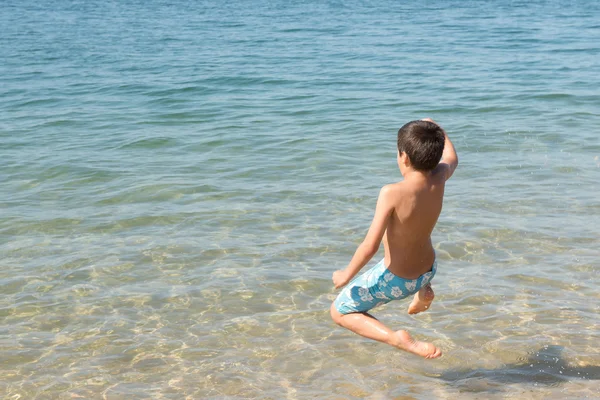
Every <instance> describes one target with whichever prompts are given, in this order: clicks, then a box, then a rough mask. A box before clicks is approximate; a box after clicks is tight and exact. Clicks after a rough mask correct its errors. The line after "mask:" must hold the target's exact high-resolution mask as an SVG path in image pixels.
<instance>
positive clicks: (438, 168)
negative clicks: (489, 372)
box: [330, 118, 458, 358]
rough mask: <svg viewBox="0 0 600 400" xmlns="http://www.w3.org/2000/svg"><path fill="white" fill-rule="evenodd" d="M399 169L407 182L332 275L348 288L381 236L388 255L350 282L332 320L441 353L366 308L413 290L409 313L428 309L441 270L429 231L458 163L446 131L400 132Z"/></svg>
mask: <svg viewBox="0 0 600 400" xmlns="http://www.w3.org/2000/svg"><path fill="white" fill-rule="evenodd" d="M397 160H398V167H399V168H400V173H401V174H402V176H403V177H404V180H403V181H401V182H398V183H393V184H390V185H386V186H384V187H383V188H382V189H381V192H380V193H379V199H378V200H377V206H376V209H375V216H374V217H373V222H372V223H371V227H370V228H369V231H368V233H367V236H366V237H365V239H364V240H363V242H362V243H361V244H360V246H358V249H357V250H356V252H355V253H354V257H352V260H351V261H350V264H348V266H347V267H346V269H344V270H340V271H336V272H334V273H333V284H334V285H335V288H336V289H339V288H340V287H342V286H345V285H346V284H347V283H348V282H350V280H351V279H352V278H353V277H354V276H355V275H356V274H357V273H358V272H359V271H360V269H361V268H362V267H364V266H365V264H366V263H367V262H368V261H369V260H370V259H371V258H372V257H373V256H374V255H375V253H377V250H378V249H379V245H380V243H381V240H382V239H383V245H384V249H385V257H384V259H383V260H381V261H380V262H379V263H378V264H377V265H375V266H374V267H373V268H371V269H370V270H368V271H367V272H365V273H364V274H362V275H361V276H360V277H358V278H357V279H355V280H354V281H353V282H352V283H351V284H350V285H348V286H347V287H346V288H345V289H344V290H342V292H341V293H340V294H339V296H338V297H337V298H336V299H335V301H334V302H333V304H332V305H331V310H330V311H331V317H332V319H333V321H334V322H335V323H336V324H338V325H340V326H343V327H344V328H347V329H350V330H351V331H353V332H355V333H358V334H359V335H361V336H364V337H367V338H369V339H374V340H377V341H380V342H383V343H387V344H389V345H391V346H394V347H396V348H399V349H402V350H405V351H408V352H411V353H414V354H417V355H420V356H422V357H425V358H437V357H440V356H441V355H442V352H441V350H440V349H438V348H436V347H435V346H434V345H433V344H432V343H426V342H419V341H416V340H414V339H413V338H412V337H411V336H410V334H409V333H408V332H406V331H404V330H399V331H396V332H394V331H392V330H391V329H390V328H388V327H387V326H385V325H384V324H382V323H381V322H379V320H377V319H376V318H374V317H373V316H371V315H370V314H368V313H367V311H369V310H370V309H371V308H373V307H376V306H378V305H381V304H385V303H388V302H390V301H392V300H398V299H403V298H405V297H408V296H410V295H411V294H415V293H416V294H415V296H414V298H413V300H412V302H411V304H410V306H409V307H408V313H409V314H416V313H419V312H421V311H425V310H426V309H428V308H429V306H430V305H431V302H432V301H433V297H434V293H433V289H432V288H431V285H430V281H431V279H432V278H433V276H434V275H435V271H436V262H435V251H434V249H433V246H432V244H431V232H432V231H433V228H434V227H435V224H436V222H437V220H438V217H439V215H440V212H441V211H442V201H443V198H444V186H445V183H446V181H447V180H448V179H449V178H450V177H451V176H452V174H453V173H454V170H455V169H456V166H457V165H458V157H457V156H456V151H455V150H454V146H453V145H452V142H450V139H449V138H448V135H447V134H446V132H445V131H444V130H443V129H442V128H441V127H440V126H439V125H438V124H437V123H435V122H434V121H433V120H431V119H429V118H427V119H423V120H420V121H412V122H409V123H407V124H406V125H404V126H403V127H402V128H400V130H399V131H398V154H397Z"/></svg>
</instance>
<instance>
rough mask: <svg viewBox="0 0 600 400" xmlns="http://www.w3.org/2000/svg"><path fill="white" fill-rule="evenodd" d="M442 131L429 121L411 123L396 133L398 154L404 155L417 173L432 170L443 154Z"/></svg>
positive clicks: (443, 138) (443, 139) (443, 137)
mask: <svg viewBox="0 0 600 400" xmlns="http://www.w3.org/2000/svg"><path fill="white" fill-rule="evenodd" d="M445 139H446V138H445V136H444V131H443V130H442V128H440V127H439V126H438V125H437V124H434V123H433V122H429V121H421V120H418V121H411V122H409V123H407V124H405V125H404V126H403V127H402V128H400V130H399V131H398V153H399V154H402V153H406V155H407V156H408V159H409V161H410V164H411V165H412V167H413V168H414V169H416V170H418V171H431V170H432V169H434V168H435V167H436V166H437V165H438V163H439V162H440V159H441V158H442V153H443V152H444V142H445Z"/></svg>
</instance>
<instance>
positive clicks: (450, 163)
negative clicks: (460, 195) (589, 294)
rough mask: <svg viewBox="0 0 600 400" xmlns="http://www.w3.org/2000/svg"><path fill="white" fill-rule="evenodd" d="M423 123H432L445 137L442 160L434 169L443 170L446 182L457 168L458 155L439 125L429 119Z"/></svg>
mask: <svg viewBox="0 0 600 400" xmlns="http://www.w3.org/2000/svg"><path fill="white" fill-rule="evenodd" d="M423 121H429V122H433V123H434V124H436V125H437V126H439V127H440V129H441V130H442V132H444V137H445V141H444V151H443V153H442V159H441V160H440V163H439V164H438V166H437V168H436V169H437V170H440V169H443V170H444V171H443V172H444V176H445V178H446V180H448V179H450V177H451V176H452V174H453V173H454V170H456V167H457V166H458V155H457V154H456V150H455V149H454V145H453V144H452V142H451V141H450V138H449V137H448V134H447V133H446V131H445V130H444V128H442V127H441V126H440V124H438V123H437V122H435V121H434V120H432V119H431V118H425V119H423ZM436 172H437V171H436Z"/></svg>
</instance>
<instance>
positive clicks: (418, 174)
mask: <svg viewBox="0 0 600 400" xmlns="http://www.w3.org/2000/svg"><path fill="white" fill-rule="evenodd" d="M430 175H431V171H419V170H416V169H413V168H409V169H406V170H405V171H404V173H403V174H402V176H403V177H404V180H405V181H411V182H418V181H427V180H429V176H430Z"/></svg>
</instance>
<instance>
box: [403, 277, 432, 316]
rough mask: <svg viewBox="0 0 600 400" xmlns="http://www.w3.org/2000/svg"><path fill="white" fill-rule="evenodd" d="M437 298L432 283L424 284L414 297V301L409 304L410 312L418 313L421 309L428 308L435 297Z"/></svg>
mask: <svg viewBox="0 0 600 400" xmlns="http://www.w3.org/2000/svg"><path fill="white" fill-rule="evenodd" d="M434 298H435V293H433V289H432V288H431V283H428V284H427V285H425V286H423V287H422V288H421V289H420V290H419V291H418V292H417V293H416V294H415V297H413V301H412V302H411V303H410V306H408V313H409V314H418V313H420V312H421V311H425V310H427V309H428V308H429V307H430V306H431V303H432V302H433V299H434Z"/></svg>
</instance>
